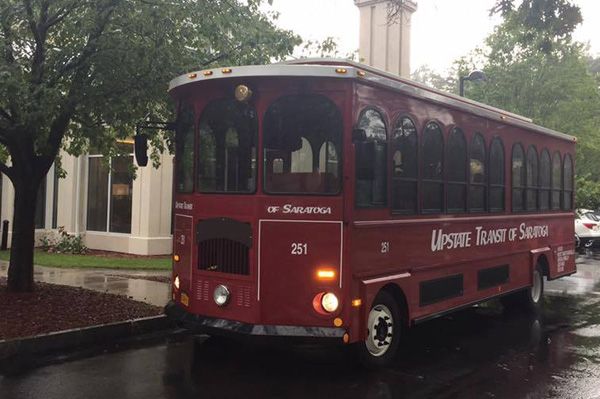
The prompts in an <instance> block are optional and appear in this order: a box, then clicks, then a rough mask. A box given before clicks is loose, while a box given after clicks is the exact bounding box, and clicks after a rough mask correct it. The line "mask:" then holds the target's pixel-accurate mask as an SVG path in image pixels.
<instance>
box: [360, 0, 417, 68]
mask: <svg viewBox="0 0 600 399" xmlns="http://www.w3.org/2000/svg"><path fill="white" fill-rule="evenodd" d="M354 4H355V5H356V6H357V7H358V8H359V10H360V23H359V26H360V39H359V46H360V48H359V57H360V61H361V62H364V63H366V64H368V65H370V66H373V67H375V68H379V69H382V70H384V71H387V72H391V73H394V74H396V75H400V76H402V77H409V75H410V22H411V15H412V14H413V13H414V12H415V11H416V10H417V4H416V3H415V2H413V1H409V0H407V1H406V2H405V3H404V5H403V7H402V12H401V14H400V15H399V17H398V18H397V20H396V21H394V23H391V24H390V23H388V1H387V0H354Z"/></svg>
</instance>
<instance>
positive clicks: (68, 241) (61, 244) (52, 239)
mask: <svg viewBox="0 0 600 399" xmlns="http://www.w3.org/2000/svg"><path fill="white" fill-rule="evenodd" d="M40 241H41V243H42V245H41V249H42V250H43V251H45V252H48V253H59V254H79V255H83V254H85V253H86V252H87V250H88V248H87V247H86V246H85V245H84V244H83V237H81V235H80V234H69V233H68V232H67V231H66V230H65V228H64V227H63V226H61V227H59V228H58V232H57V233H54V232H51V233H49V234H47V235H46V236H44V237H42V238H41V239H40Z"/></svg>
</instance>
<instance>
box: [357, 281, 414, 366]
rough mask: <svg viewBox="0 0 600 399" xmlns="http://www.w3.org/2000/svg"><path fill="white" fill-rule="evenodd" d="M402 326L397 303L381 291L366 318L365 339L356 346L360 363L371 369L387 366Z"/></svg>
mask: <svg viewBox="0 0 600 399" xmlns="http://www.w3.org/2000/svg"><path fill="white" fill-rule="evenodd" d="M402 326H403V324H402V319H401V314H400V309H399V306H398V303H397V302H396V300H395V299H394V297H393V296H392V295H391V294H390V293H388V292H386V291H381V292H380V293H379V294H377V297H376V298H375V301H373V306H372V307H371V310H370V312H369V316H368V318H367V337H366V339H365V340H364V342H361V343H359V344H358V353H359V358H360V361H361V363H362V364H364V365H365V366H367V367H371V368H376V367H385V366H387V365H389V364H390V363H391V362H392V361H393V360H394V358H395V357H396V354H397V352H398V347H399V344H400V338H401V336H402Z"/></svg>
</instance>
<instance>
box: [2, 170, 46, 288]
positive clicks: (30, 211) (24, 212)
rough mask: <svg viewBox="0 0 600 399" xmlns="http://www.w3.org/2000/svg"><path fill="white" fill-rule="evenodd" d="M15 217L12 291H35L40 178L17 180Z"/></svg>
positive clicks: (11, 256) (15, 183)
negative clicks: (34, 262) (36, 218)
mask: <svg viewBox="0 0 600 399" xmlns="http://www.w3.org/2000/svg"><path fill="white" fill-rule="evenodd" d="M13 185H14V187H15V203H14V217H13V228H12V240H11V248H10V265H9V267H8V290H9V291H13V292H28V291H33V248H34V246H35V207H36V199H37V192H38V186H39V182H38V181H37V179H18V180H17V179H15V181H13Z"/></svg>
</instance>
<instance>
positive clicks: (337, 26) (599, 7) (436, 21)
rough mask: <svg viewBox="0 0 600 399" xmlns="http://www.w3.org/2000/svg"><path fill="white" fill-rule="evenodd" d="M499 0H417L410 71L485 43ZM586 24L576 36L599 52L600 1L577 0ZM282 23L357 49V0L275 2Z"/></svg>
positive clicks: (344, 49) (441, 63) (438, 64)
mask: <svg viewBox="0 0 600 399" xmlns="http://www.w3.org/2000/svg"><path fill="white" fill-rule="evenodd" d="M494 2H495V0H417V3H418V10H417V12H416V13H415V14H413V20H412V33H411V35H412V37H411V70H415V69H416V68H418V67H419V66H421V65H424V64H427V65H429V66H431V67H432V68H433V69H436V70H438V71H440V72H442V71H444V70H445V69H447V68H449V67H450V65H451V64H452V62H453V61H454V60H455V59H457V58H459V57H461V56H463V55H465V54H467V53H468V52H469V51H470V50H472V49H474V48H475V47H476V46H478V45H480V44H481V43H482V42H483V39H484V38H485V37H486V36H487V35H488V34H489V33H491V32H492V31H493V28H494V25H496V24H497V23H498V22H499V19H498V18H497V17H494V18H491V17H490V16H489V9H490V8H491V7H492V5H493V4H494ZM575 3H576V4H577V5H579V6H580V7H581V11H582V14H583V24H582V25H580V26H579V28H578V29H577V31H576V32H575V39H576V40H579V41H583V42H586V43H589V44H590V45H591V52H592V53H593V54H595V55H600V0H576V1H575ZM266 9H267V10H275V11H277V12H279V13H280V16H279V20H278V22H277V24H278V25H279V26H281V27H282V28H286V29H291V30H293V31H295V32H296V33H298V34H299V35H301V36H302V37H303V38H304V39H311V40H323V39H324V38H326V37H328V36H332V37H334V38H336V40H337V42H338V44H339V48H340V50H341V53H342V54H347V53H349V52H352V51H353V50H356V49H358V8H357V7H356V6H355V5H354V0H273V6H272V7H266Z"/></svg>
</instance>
